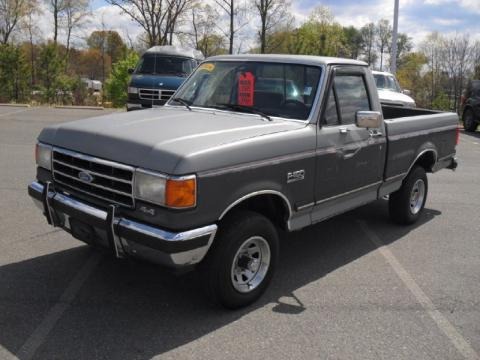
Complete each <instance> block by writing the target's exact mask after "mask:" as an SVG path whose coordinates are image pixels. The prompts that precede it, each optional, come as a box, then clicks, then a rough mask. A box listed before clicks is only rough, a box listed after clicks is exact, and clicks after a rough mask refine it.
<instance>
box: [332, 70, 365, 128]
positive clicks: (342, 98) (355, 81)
mask: <svg viewBox="0 0 480 360" xmlns="http://www.w3.org/2000/svg"><path fill="white" fill-rule="evenodd" d="M334 87H335V92H336V94H337V99H338V104H339V105H340V106H339V108H340V114H341V123H342V124H354V123H355V116H356V115H355V114H356V113H357V111H361V110H370V101H369V100H368V93H367V88H366V86H365V81H364V79H363V76H362V75H343V74H337V75H335V80H334Z"/></svg>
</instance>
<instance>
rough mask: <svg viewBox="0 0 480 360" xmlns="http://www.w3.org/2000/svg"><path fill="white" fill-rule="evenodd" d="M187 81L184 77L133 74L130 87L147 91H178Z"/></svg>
mask: <svg viewBox="0 0 480 360" xmlns="http://www.w3.org/2000/svg"><path fill="white" fill-rule="evenodd" d="M185 79H186V78H184V77H177V76H166V75H148V74H133V75H132V78H131V80H130V86H132V87H139V88H147V89H152V88H153V89H167V90H177V89H178V87H179V86H180V85H182V83H183V82H184V81H185ZM160 84H162V85H160Z"/></svg>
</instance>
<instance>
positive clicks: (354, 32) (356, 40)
mask: <svg viewBox="0 0 480 360" xmlns="http://www.w3.org/2000/svg"><path fill="white" fill-rule="evenodd" d="M343 35H344V36H343V38H344V41H345V44H344V46H345V50H346V53H345V54H343V56H345V57H348V58H352V59H357V58H358V57H359V56H360V51H361V50H362V34H361V32H360V30H358V29H357V28H355V27H353V26H349V27H344V28H343Z"/></svg>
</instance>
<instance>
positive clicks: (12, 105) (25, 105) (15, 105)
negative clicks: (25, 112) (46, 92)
mask: <svg viewBox="0 0 480 360" xmlns="http://www.w3.org/2000/svg"><path fill="white" fill-rule="evenodd" d="M0 106H10V107H25V108H29V107H30V104H7V103H2V104H0Z"/></svg>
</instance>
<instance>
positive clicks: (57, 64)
mask: <svg viewBox="0 0 480 360" xmlns="http://www.w3.org/2000/svg"><path fill="white" fill-rule="evenodd" d="M38 66H39V74H38V75H39V79H40V81H41V84H42V89H43V95H44V98H45V101H47V102H48V103H50V104H51V103H53V102H54V101H55V99H56V98H57V90H58V84H59V77H60V75H61V74H62V71H63V63H62V60H61V58H60V55H59V51H58V47H57V45H56V44H55V43H54V42H49V43H48V44H44V45H43V46H42V47H41V49H40V54H39V60H38Z"/></svg>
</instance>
